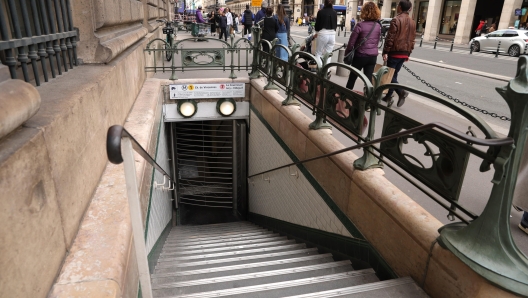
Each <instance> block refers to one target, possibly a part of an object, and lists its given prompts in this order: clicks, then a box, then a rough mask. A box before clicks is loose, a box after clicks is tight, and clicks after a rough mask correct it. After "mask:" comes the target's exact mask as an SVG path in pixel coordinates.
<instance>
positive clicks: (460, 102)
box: [403, 65, 511, 121]
mask: <svg viewBox="0 0 528 298" xmlns="http://www.w3.org/2000/svg"><path fill="white" fill-rule="evenodd" d="M403 68H405V70H407V71H408V72H409V73H410V74H411V75H412V76H413V77H415V78H416V79H417V80H418V81H420V82H422V83H424V84H425V86H427V87H429V88H431V89H433V90H434V91H436V92H438V93H440V95H442V96H444V97H447V98H448V99H450V100H452V101H454V102H455V103H458V104H461V105H462V106H464V107H466V108H469V109H471V110H474V111H477V112H481V113H482V114H484V115H488V116H491V117H493V118H499V119H500V120H503V121H511V119H510V118H508V117H506V116H499V115H497V114H496V113H492V112H488V111H486V110H483V109H480V108H478V107H476V106H473V105H470V104H468V103H467V102H464V101H461V100H460V99H458V98H456V97H453V96H451V95H449V94H447V93H445V92H444V91H442V90H440V89H438V88H436V87H435V86H433V85H431V84H429V83H427V81H425V80H424V79H422V78H420V76H418V75H416V74H415V73H414V72H413V71H412V70H410V69H409V68H407V66H405V65H403Z"/></svg>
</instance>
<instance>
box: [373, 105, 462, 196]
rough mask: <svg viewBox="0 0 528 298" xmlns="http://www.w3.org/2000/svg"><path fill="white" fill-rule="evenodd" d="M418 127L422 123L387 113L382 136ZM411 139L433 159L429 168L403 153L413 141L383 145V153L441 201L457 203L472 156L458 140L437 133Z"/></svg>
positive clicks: (401, 140) (391, 142)
mask: <svg viewBox="0 0 528 298" xmlns="http://www.w3.org/2000/svg"><path fill="white" fill-rule="evenodd" d="M419 125H422V123H419V122H417V121H414V120H412V119H410V118H408V117H405V116H403V115H401V114H399V113H395V112H390V111H386V112H385V119H384V122H383V132H382V136H388V135H391V134H394V133H397V132H400V131H401V130H404V129H409V128H413V127H416V126H419ZM412 139H413V140H414V141H416V142H417V143H418V144H420V145H422V146H423V147H424V150H425V151H424V155H425V156H427V157H428V158H429V159H430V166H428V165H426V164H424V163H423V162H422V161H420V160H419V159H418V158H416V157H415V156H413V155H411V154H407V153H405V152H404V147H405V146H406V145H408V142H409V141H413V140H410V137H406V138H398V139H395V140H392V141H387V142H383V143H381V145H380V150H381V153H382V154H383V155H384V156H386V157H387V158H389V159H390V160H391V161H392V162H394V163H395V164H397V165H398V166H400V167H401V168H402V169H404V170H405V171H406V172H407V173H409V174H411V175H413V176H414V177H415V178H416V179H418V180H420V181H421V182H422V183H424V184H425V185H427V186H428V187H429V188H431V189H432V190H434V191H435V192H436V193H438V194H440V195H441V196H442V197H444V198H447V199H451V200H458V196H459V194H460V189H461V187H462V182H463V181H464V175H465V172H466V167H467V163H468V159H469V152H468V151H467V150H466V149H465V148H463V146H461V145H462V144H461V143H460V142H459V141H457V140H456V139H454V138H452V137H450V136H447V135H445V134H443V133H441V132H438V131H435V130H429V131H424V132H420V133H417V134H414V135H412Z"/></svg>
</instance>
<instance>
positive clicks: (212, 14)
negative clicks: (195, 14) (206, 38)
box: [208, 10, 216, 36]
mask: <svg viewBox="0 0 528 298" xmlns="http://www.w3.org/2000/svg"><path fill="white" fill-rule="evenodd" d="M208 19H209V24H211V34H212V35H213V36H215V35H216V22H215V12H214V10H213V11H211V12H210V13H209V16H208Z"/></svg>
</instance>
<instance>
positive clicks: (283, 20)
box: [276, 4, 290, 61]
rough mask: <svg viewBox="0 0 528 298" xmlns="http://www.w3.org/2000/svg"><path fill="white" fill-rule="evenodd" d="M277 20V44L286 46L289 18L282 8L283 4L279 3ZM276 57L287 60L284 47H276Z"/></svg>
mask: <svg viewBox="0 0 528 298" xmlns="http://www.w3.org/2000/svg"><path fill="white" fill-rule="evenodd" d="M276 17H277V21H278V22H279V31H277V38H278V39H279V44H281V45H283V46H285V47H288V32H290V20H289V19H288V15H287V14H286V11H285V10H284V6H282V4H279V5H278V6H277V15H276ZM277 57H279V58H281V59H282V60H284V61H288V52H287V51H286V50H285V49H282V48H277Z"/></svg>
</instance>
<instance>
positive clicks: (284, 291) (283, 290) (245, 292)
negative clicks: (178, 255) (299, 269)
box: [154, 269, 378, 298]
mask: <svg viewBox="0 0 528 298" xmlns="http://www.w3.org/2000/svg"><path fill="white" fill-rule="evenodd" d="M375 281H378V278H377V277H376V275H375V273H374V270H372V269H365V270H358V271H349V272H343V273H337V274H329V275H323V276H317V277H309V278H302V279H294V280H288V281H281V282H274V283H267V284H259V285H254V286H246V287H236V288H231V289H224V290H217V291H208V292H199V293H192V294H184V295H179V294H172V293H159V292H158V291H154V296H155V297H180V298H184V297H185V298H190V297H195V298H206V297H226V296H229V297H259V298H260V297H262V298H274V297H284V296H287V295H290V296H291V295H299V294H305V293H311V292H315V291H325V290H331V289H335V288H341V287H347V286H351V285H359V284H365V283H370V282H375Z"/></svg>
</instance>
